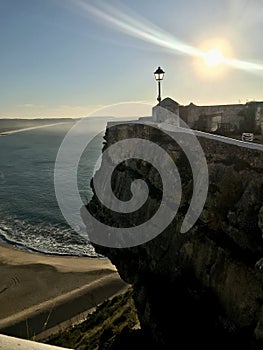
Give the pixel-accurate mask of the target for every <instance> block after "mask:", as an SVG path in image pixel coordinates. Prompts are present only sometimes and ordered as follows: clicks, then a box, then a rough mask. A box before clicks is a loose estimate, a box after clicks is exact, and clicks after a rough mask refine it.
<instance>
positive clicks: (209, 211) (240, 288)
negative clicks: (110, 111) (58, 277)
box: [88, 125, 263, 350]
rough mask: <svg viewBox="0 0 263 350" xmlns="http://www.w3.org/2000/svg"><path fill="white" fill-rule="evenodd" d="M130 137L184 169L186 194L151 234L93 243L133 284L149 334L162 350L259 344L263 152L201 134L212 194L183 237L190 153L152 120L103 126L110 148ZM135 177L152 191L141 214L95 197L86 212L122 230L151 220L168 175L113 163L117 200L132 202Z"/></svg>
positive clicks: (262, 328)
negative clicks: (136, 240)
mask: <svg viewBox="0 0 263 350" xmlns="http://www.w3.org/2000/svg"><path fill="white" fill-rule="evenodd" d="M132 137H136V138H140V137H141V138H143V139H146V138H147V139H149V140H151V141H152V142H154V143H157V144H159V145H160V146H161V147H162V148H164V149H165V150H166V152H168V153H169V154H170V156H171V157H172V158H173V160H174V161H175V163H176V165H177V168H178V170H179V172H180V175H181V181H182V193H183V196H182V200H181V204H180V208H179V210H178V213H177V215H176V217H175V218H174V220H173V221H172V223H171V224H170V225H169V226H168V227H167V228H166V229H165V230H164V231H163V232H162V233H161V234H160V235H159V236H157V237H156V238H155V239H152V240H151V241H149V242H147V243H145V244H143V245H140V246H136V247H132V248H123V249H117V248H116V249H113V248H107V247H102V246H98V245H97V246H95V248H96V250H97V251H98V252H99V253H102V254H104V255H105V256H107V257H109V258H110V260H111V261H112V263H113V264H114V265H116V267H117V269H118V271H119V274H120V276H121V277H122V278H123V279H124V280H125V281H126V282H128V283H130V284H132V285H133V288H134V301H135V305H136V308H137V311H138V317H139V320H140V325H141V328H142V330H143V331H144V333H145V335H146V336H148V337H149V338H150V339H151V341H153V342H154V344H155V345H156V347H157V348H159V349H160V348H163V349H177V348H178V349H180V348H184V349H190V348H192V346H197V345H201V346H202V349H222V348H223V347H224V348H232V349H234V348H235V349H236V348H239V349H246V350H248V349H262V348H263V306H262V303H263V293H262V283H263V259H262V257H263V240H262V234H263V176H262V174H263V153H262V151H259V150H253V149H248V148H245V147H239V146H236V145H231V144H227V143H224V142H220V141H218V140H212V139H207V138H206V137H205V135H204V137H198V139H199V142H200V144H201V146H202V148H203V150H204V153H205V155H206V159H207V163H208V170H209V191H208V196H207V200H206V204H205V206H204V209H203V211H202V214H201V216H200V218H199V219H198V221H197V222H196V224H195V225H194V226H193V227H192V229H191V230H190V231H188V232H187V233H185V234H182V233H180V227H181V224H182V221H183V218H184V216H185V213H186V212H187V209H188V206H189V202H190V199H191V197H192V193H193V179H192V174H191V167H190V165H189V162H188V160H187V158H186V156H185V155H184V153H183V152H182V150H181V149H180V147H179V146H178V145H177V144H176V143H175V142H174V141H173V140H172V139H171V138H169V136H167V135H166V134H163V133H162V131H161V130H158V129H156V128H152V127H151V126H150V125H148V126H147V125H130V126H128V125H116V126H114V127H111V128H109V129H107V131H106V135H105V140H106V143H105V148H107V147H109V146H110V145H112V144H114V143H115V142H117V141H120V140H123V139H127V138H132ZM102 161H104V160H102ZM98 172H99V171H98ZM95 176H98V173H97V174H96V175H95ZM136 178H141V179H144V180H145V181H146V182H147V184H148V187H149V198H148V200H147V202H146V203H145V205H144V206H143V207H142V208H141V210H138V211H136V212H134V213H132V214H118V213H116V212H111V211H110V210H108V209H107V208H105V207H103V206H102V204H101V203H100V202H99V201H98V199H97V197H96V195H94V197H93V199H92V200H91V202H90V203H89V204H88V210H89V211H90V212H91V213H92V215H93V216H95V217H96V218H97V219H98V220H100V221H102V222H104V223H106V224H108V225H113V226H117V227H130V226H135V225H138V224H140V223H142V222H144V221H146V220H148V218H150V217H151V216H152V215H153V214H154V213H155V211H156V210H157V208H158V203H159V201H160V199H161V197H162V181H161V179H160V176H159V175H158V173H157V171H156V170H155V169H154V168H152V167H151V166H150V165H149V164H147V163H145V162H143V161H138V160H134V159H133V160H129V161H125V162H124V163H123V164H121V165H119V166H118V167H117V168H116V169H115V172H114V174H113V177H112V188H113V191H114V193H115V195H116V197H117V198H119V199H121V200H128V199H130V198H131V192H130V184H131V182H132V181H133V180H134V179H136ZM89 234H90V236H91V239H92V232H89ZM105 234H107V232H105ZM179 344H183V346H182V345H181V346H180V345H179Z"/></svg>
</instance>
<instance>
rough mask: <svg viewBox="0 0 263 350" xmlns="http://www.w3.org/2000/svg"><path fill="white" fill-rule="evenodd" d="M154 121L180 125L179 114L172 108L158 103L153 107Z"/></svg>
mask: <svg viewBox="0 0 263 350" xmlns="http://www.w3.org/2000/svg"><path fill="white" fill-rule="evenodd" d="M152 116H153V121H154V122H155V123H163V122H165V123H168V124H173V125H177V126H179V116H178V114H176V113H173V112H171V111H170V110H168V109H166V108H164V107H162V106H160V105H157V106H155V107H153V109H152Z"/></svg>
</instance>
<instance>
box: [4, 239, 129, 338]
mask: <svg viewBox="0 0 263 350" xmlns="http://www.w3.org/2000/svg"><path fill="white" fill-rule="evenodd" d="M0 274H1V282H0V303H1V309H0V331H1V333H4V334H8V335H13V336H18V337H24V338H28V337H33V336H37V335H38V334H40V333H42V332H43V331H45V332H46V331H48V330H49V329H50V328H54V327H58V326H59V325H60V324H61V323H63V322H66V323H67V322H69V320H71V319H74V318H75V317H77V316H78V315H80V314H86V313H87V312H88V310H90V309H91V308H93V307H96V306H97V305H98V304H99V303H101V302H103V301H104V300H105V299H107V298H110V297H111V296H113V295H114V294H116V293H119V292H121V290H123V288H125V287H126V286H127V284H126V283H125V282H123V281H122V280H121V278H120V277H119V275H118V273H117V270H116V268H115V266H113V265H112V264H111V263H110V261H109V260H108V259H106V258H103V259H101V258H97V259H94V258H89V257H76V256H66V257H65V256H57V255H47V254H41V253H35V252H34V253H31V252H28V251H22V250H20V249H17V248H15V247H13V246H10V245H9V244H7V243H3V242H0Z"/></svg>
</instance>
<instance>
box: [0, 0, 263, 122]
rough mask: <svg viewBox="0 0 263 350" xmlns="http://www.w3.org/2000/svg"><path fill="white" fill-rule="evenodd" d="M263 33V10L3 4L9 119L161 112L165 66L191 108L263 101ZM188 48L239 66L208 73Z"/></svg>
mask: <svg viewBox="0 0 263 350" xmlns="http://www.w3.org/2000/svg"><path fill="white" fill-rule="evenodd" d="M86 5H88V6H86ZM120 22H121V23H120ZM262 30H263V1H262V0H221V1H217V0H189V1H179V0H163V1H157V0H151V1H150V0H144V1H141V0H140V1H139V0H125V1H115V0H107V1H105V2H103V1H100V0H97V1H95V0H94V1H92V0H0V47H1V54H0V117H30V118H31V117H64V116H65V117H70V116H72V117H80V116H85V115H88V113H90V112H91V111H92V110H94V109H96V108H98V107H101V106H105V105H110V104H115V103H120V102H128V101H143V102H147V103H149V104H151V105H154V104H155V103H156V94H157V88H156V82H155V81H154V76H153V71H154V70H155V69H156V68H157V67H158V66H161V67H162V68H163V69H164V70H165V72H166V74H165V79H164V81H163V84H162V87H163V96H169V97H171V98H173V99H175V100H177V101H178V102H179V103H181V104H188V103H189V102H194V103H196V104H215V103H217V104H224V103H238V101H241V102H243V103H245V102H246V101H247V100H253V99H255V100H263V91H262V90H263V89H262V78H263V46H262ZM149 33H150V38H149V35H148V34H149ZM160 38H161V40H159V39H160ZM182 44H184V45H186V46H187V48H188V47H190V48H191V50H193V49H194V50H199V51H198V52H207V51H209V50H212V49H219V50H220V51H221V52H222V54H223V57H224V58H227V59H231V60H235V61H231V62H232V63H227V64H225V63H220V64H218V65H216V66H208V65H207V64H206V63H205V62H204V59H203V58H202V57H198V55H194V54H192V53H191V52H190V53H189V52H187V53H186V52H185V51H184V50H181V46H180V45H182ZM191 50H190V51H191ZM182 51H184V52H182ZM240 61H241V63H240ZM233 62H234V63H233ZM134 113H137V111H136V112H134ZM142 113H143V112H142Z"/></svg>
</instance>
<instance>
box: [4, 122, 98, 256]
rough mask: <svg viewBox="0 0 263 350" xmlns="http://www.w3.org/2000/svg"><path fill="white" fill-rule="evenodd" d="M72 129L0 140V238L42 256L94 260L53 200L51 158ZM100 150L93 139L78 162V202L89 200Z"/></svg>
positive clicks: (60, 127) (44, 130)
mask: <svg viewBox="0 0 263 350" xmlns="http://www.w3.org/2000/svg"><path fill="white" fill-rule="evenodd" d="M72 125H73V124H70V123H69V124H61V125H57V126H53V127H49V128H42V129H36V130H31V131H26V132H22V133H17V134H12V135H8V136H0V239H2V240H5V241H7V242H9V243H11V244H14V245H16V246H19V247H21V248H24V249H29V250H33V251H40V252H44V253H52V254H65V255H85V256H96V253H95V252H94V249H93V247H92V246H91V245H90V244H89V242H88V240H87V239H86V238H84V237H82V236H80V235H79V234H78V233H76V232H75V231H74V230H72V229H71V228H70V227H69V225H68V224H67V222H66V220H65V219H64V217H63V216H62V214H61V212H60V209H59V207H58V204H57V201H56V196H55V189H54V164H55V160H56V155H57V151H58V148H59V146H60V144H61V142H62V140H63V138H64V136H65V134H66V133H67V131H68V130H69V129H70V127H71V126H72ZM88 132H89V131H87V133H88ZM101 148H102V137H97V138H96V139H95V140H94V141H93V142H92V144H91V146H90V147H89V149H88V151H87V152H86V153H87V154H86V156H85V157H83V159H82V161H81V162H80V166H79V170H78V186H79V189H80V193H81V196H82V198H83V199H84V201H87V200H89V199H90V198H91V196H92V192H91V189H90V179H91V177H92V175H93V171H94V165H95V163H96V160H97V159H98V157H99V155H100V153H101ZM66 190H67V182H66V181H65V191H66ZM79 209H80V208H76V210H79Z"/></svg>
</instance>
